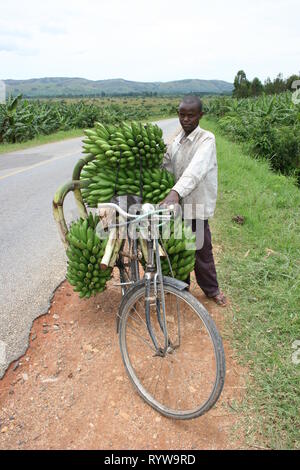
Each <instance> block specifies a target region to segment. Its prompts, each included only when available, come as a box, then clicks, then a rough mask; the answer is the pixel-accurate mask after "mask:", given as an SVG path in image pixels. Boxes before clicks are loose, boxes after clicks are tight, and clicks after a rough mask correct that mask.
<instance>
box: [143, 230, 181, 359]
mask: <svg viewBox="0 0 300 470" xmlns="http://www.w3.org/2000/svg"><path fill="white" fill-rule="evenodd" d="M147 245H148V247H147V248H148V263H147V270H146V273H145V315H146V325H147V329H148V332H149V335H150V338H151V340H152V343H153V345H154V347H155V350H156V353H155V355H156V356H161V357H164V356H165V355H166V354H167V352H168V353H172V352H173V351H174V349H175V348H176V347H178V345H173V344H172V342H171V340H170V338H169V335H168V329H167V319H166V305H165V294H164V287H163V276H162V270H161V263H160V256H159V244H158V239H155V255H156V269H155V266H154V253H153V240H150V241H148V242H147ZM154 272H155V274H154ZM153 274H154V276H153ZM152 279H153V281H154V297H151V283H152ZM157 281H159V289H160V294H161V300H160V299H159V295H158V286H157ZM153 301H155V307H156V314H157V320H158V323H159V326H160V329H161V331H162V332H163V334H164V347H163V348H162V347H160V346H159V344H158V341H157V338H156V336H155V333H154V331H153V328H152V324H151V318H150V307H151V305H153V303H152V302H153ZM161 306H162V312H161ZM161 313H162V315H161Z"/></svg>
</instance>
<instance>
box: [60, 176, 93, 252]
mask: <svg viewBox="0 0 300 470" xmlns="http://www.w3.org/2000/svg"><path fill="white" fill-rule="evenodd" d="M88 183H89V182H87V181H85V182H82V181H68V182H67V183H65V184H64V185H63V186H61V187H60V188H59V189H58V190H57V191H56V193H55V196H54V199H53V202H52V209H53V216H54V219H55V222H56V223H57V226H58V231H59V233H60V237H61V240H62V242H63V244H64V246H65V248H66V249H67V248H68V246H69V243H68V241H67V240H66V236H67V234H68V227H67V224H66V219H65V215H64V208H63V204H64V200H65V197H66V195H67V194H68V193H69V192H70V191H74V190H75V189H80V188H83V187H85V186H86V185H87V184H88ZM83 214H84V218H85V217H87V213H86V211H85V208H84V211H83V210H82V209H81V217H83Z"/></svg>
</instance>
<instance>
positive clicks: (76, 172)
mask: <svg viewBox="0 0 300 470" xmlns="http://www.w3.org/2000/svg"><path fill="white" fill-rule="evenodd" d="M94 159H95V156H94V155H86V156H85V157H82V158H81V159H80V160H78V162H77V163H76V165H75V167H74V170H73V174H72V181H79V180H80V173H81V170H82V168H83V167H84V165H86V164H87V163H89V162H90V161H92V160H94ZM74 197H75V201H76V204H77V207H78V210H79V214H80V217H83V218H86V217H87V210H86V207H85V204H84V201H83V198H82V194H81V191H80V188H75V189H74Z"/></svg>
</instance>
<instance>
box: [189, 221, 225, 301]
mask: <svg viewBox="0 0 300 470" xmlns="http://www.w3.org/2000/svg"><path fill="white" fill-rule="evenodd" d="M197 222H198V224H197V225H198V227H197V229H198V230H197V232H199V230H200V234H199V233H197V236H198V238H199V240H201V242H202V241H203V246H202V248H201V249H199V250H196V259H195V267H194V270H195V276H196V280H197V283H198V285H199V286H200V287H201V289H202V290H203V292H204V293H205V294H206V295H207V297H214V296H215V295H218V294H219V292H220V291H219V285H218V281H217V273H216V267H215V262H214V257H213V252H212V244H211V233H210V229H209V225H208V220H198V221H197ZM192 229H193V232H195V231H196V220H195V219H193V220H192ZM202 234H203V235H202ZM185 282H187V283H188V284H190V276H189V277H188V279H187V280H186V281H185Z"/></svg>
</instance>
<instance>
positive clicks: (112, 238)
mask: <svg viewBox="0 0 300 470" xmlns="http://www.w3.org/2000/svg"><path fill="white" fill-rule="evenodd" d="M116 240H117V239H116V228H115V227H114V228H113V229H112V230H111V231H110V232H109V237H108V240H107V244H106V247H105V251H104V255H103V258H102V260H101V262H100V269H103V270H104V269H107V267H108V266H109V262H110V260H111V257H112V255H113V252H114V247H115V244H116Z"/></svg>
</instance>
